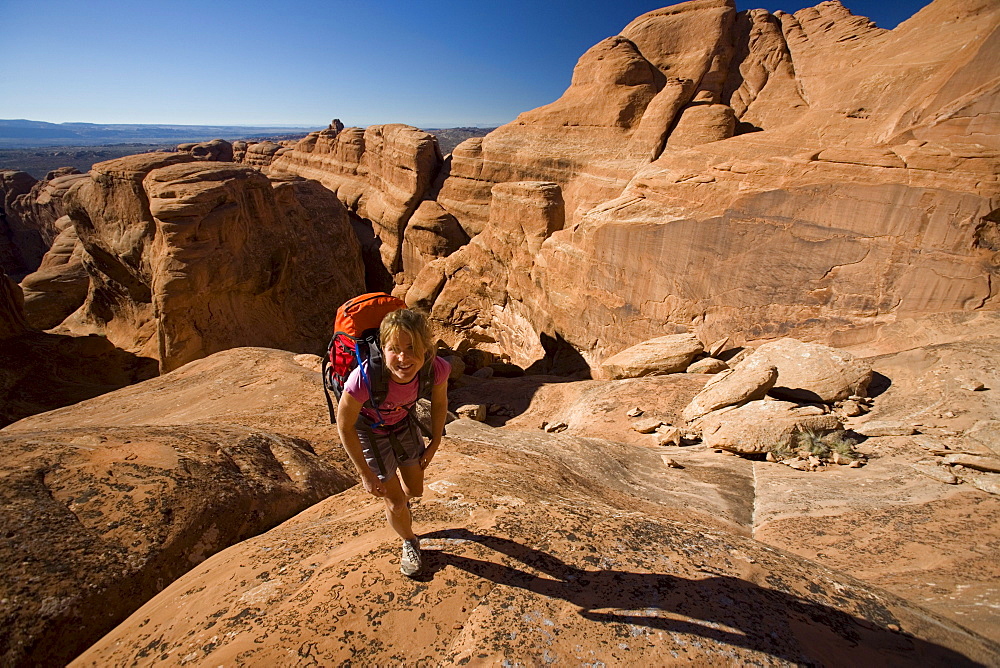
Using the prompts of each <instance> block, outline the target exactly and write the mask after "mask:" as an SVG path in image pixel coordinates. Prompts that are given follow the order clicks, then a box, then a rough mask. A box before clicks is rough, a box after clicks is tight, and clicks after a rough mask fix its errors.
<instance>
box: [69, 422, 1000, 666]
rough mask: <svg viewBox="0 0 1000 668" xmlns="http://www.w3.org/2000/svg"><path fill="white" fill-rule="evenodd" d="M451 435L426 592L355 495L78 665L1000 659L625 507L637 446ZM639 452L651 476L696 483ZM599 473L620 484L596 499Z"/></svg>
mask: <svg viewBox="0 0 1000 668" xmlns="http://www.w3.org/2000/svg"><path fill="white" fill-rule="evenodd" d="M453 427H454V434H453V435H452V436H450V437H449V439H448V442H447V444H446V445H445V446H444V447H442V449H441V451H440V454H439V455H438V457H437V458H436V459H435V461H434V463H433V464H432V468H431V469H429V471H428V473H429V475H431V476H433V477H432V479H431V480H429V482H428V486H427V489H426V493H425V496H424V498H423V499H422V500H421V502H420V503H419V504H414V510H413V512H414V515H415V517H416V518H417V521H418V522H419V523H421V526H422V531H423V537H422V547H423V549H424V550H425V555H426V560H427V573H426V575H425V576H424V577H422V578H419V579H418V580H417V581H413V580H408V579H404V578H402V577H400V576H399V574H398V550H399V544H398V541H397V540H395V539H394V538H393V537H391V535H390V534H389V533H388V532H387V530H386V529H385V528H384V519H383V517H382V516H383V511H382V504H381V502H380V501H379V500H377V499H373V498H371V497H370V496H366V495H365V494H364V493H363V492H362V491H360V490H358V489H356V488H355V489H352V490H348V491H347V492H344V493H343V494H341V495H338V496H335V497H332V498H330V499H327V500H325V501H323V502H322V503H321V504H318V505H317V506H315V507H314V508H311V509H309V510H307V511H305V512H303V513H302V514H300V515H298V516H297V517H296V518H294V519H292V520H290V521H289V522H287V523H285V524H283V525H282V526H280V527H277V528H275V529H273V530H272V531H270V532H268V533H267V534H264V535H261V536H258V537H256V538H254V539H251V540H249V541H245V542H244V543H241V544H240V545H237V546H234V547H233V548H230V549H228V550H226V551H224V552H222V553H220V554H217V555H215V556H214V557H212V558H210V559H209V560H207V561H206V562H205V563H203V564H201V565H200V566H198V567H196V568H195V569H193V570H192V571H191V572H190V573H188V574H187V575H186V576H184V577H183V578H181V579H180V580H178V581H177V582H176V583H174V584H173V585H171V586H170V587H168V588H167V589H166V590H164V591H163V592H161V593H160V594H159V595H158V596H157V597H156V598H154V599H153V600H151V601H150V602H149V603H147V604H146V605H145V606H144V607H143V608H141V609H140V610H139V611H137V613H136V614H135V615H133V616H132V617H131V618H130V619H129V620H127V621H126V622H125V623H124V624H122V625H121V626H119V627H118V628H117V629H115V630H114V631H113V632H112V633H111V634H109V635H108V636H106V637H105V638H103V639H101V641H100V642H98V643H97V644H95V645H94V646H93V647H91V648H90V649H89V650H87V652H85V653H84V654H83V655H82V656H81V657H79V659H78V660H77V661H76V662H75V663H74V664H73V665H74V666H87V665H105V664H128V663H131V662H133V661H135V660H141V658H142V657H141V654H142V653H143V652H144V651H145V650H144V648H147V647H149V646H150V644H151V643H155V651H157V652H158V653H159V656H167V657H169V658H171V659H176V660H187V661H189V662H198V663H204V664H216V663H227V664H228V663H230V662H235V661H239V662H245V663H254V664H271V663H275V662H277V663H281V662H284V661H286V660H287V658H288V651H289V648H293V651H295V652H296V653H297V654H299V655H305V656H306V657H308V659H309V660H315V661H316V662H317V663H320V664H337V663H340V662H342V661H351V662H361V663H366V664H384V663H391V662H397V661H400V662H403V663H406V664H411V663H412V664H418V663H424V662H427V663H435V664H438V663H440V664H445V665H452V664H464V663H471V662H483V663H502V662H503V661H505V660H506V661H510V662H518V663H524V664H533V663H539V662H542V661H553V662H557V661H558V662H567V663H574V664H576V663H593V662H597V661H600V662H602V663H604V664H608V665H610V664H629V663H632V664H637V665H648V664H658V663H663V662H664V661H665V660H666V661H667V662H669V661H670V660H671V659H672V658H673V655H674V654H675V653H676V654H677V658H678V659H681V657H683V660H685V661H692V662H694V663H698V664H700V663H705V664H709V663H714V662H717V661H718V660H719V656H720V655H723V656H725V657H726V658H727V659H730V660H733V661H735V662H737V663H741V664H742V663H755V662H761V663H768V662H774V661H775V660H779V661H785V662H789V663H792V662H813V663H820V662H832V663H841V662H845V661H847V662H849V661H852V660H857V661H860V662H862V663H878V664H881V663H893V662H901V663H907V662H913V661H925V662H927V661H929V662H940V663H950V662H961V661H963V660H968V659H971V660H974V661H979V662H983V663H991V662H995V660H996V657H998V656H1000V652H998V650H997V649H996V646H995V645H994V644H992V643H991V642H989V641H987V640H985V639H983V638H981V637H978V636H976V635H974V634H972V633H969V632H967V631H965V630H964V629H962V628H961V627H960V626H958V625H957V624H955V623H953V622H949V621H945V620H943V619H941V618H939V617H937V616H935V615H933V614H932V613H929V612H927V611H925V610H922V609H918V608H914V607H913V606H911V605H910V604H908V603H906V602H905V601H903V600H901V599H899V598H897V597H896V596H894V595H892V594H889V593H888V592H885V591H882V590H880V589H878V588H875V587H873V586H872V585H869V584H862V583H861V582H859V581H856V580H854V579H853V578H851V577H849V576H847V575H844V574H843V573H837V572H833V571H829V570H827V569H825V568H824V567H823V566H821V565H819V564H817V563H815V562H813V561H806V560H803V559H800V558H797V557H794V556H792V555H789V554H788V553H787V552H784V551H781V550H776V549H774V548H770V547H765V546H762V545H761V544H760V543H758V542H756V541H754V540H751V539H750V538H749V537H746V536H740V535H738V534H736V533H733V532H729V531H726V530H725V529H724V528H723V527H724V525H723V524H722V523H720V522H717V521H715V520H714V519H712V518H709V517H705V516H703V515H702V514H701V513H698V512H697V511H694V512H692V511H687V512H685V511H681V510H678V509H676V508H671V507H669V506H667V505H660V504H659V503H657V501H655V500H653V499H652V498H637V495H636V492H637V491H638V490H643V491H646V492H647V493H649V494H651V495H654V496H655V495H656V493H657V490H656V488H655V487H654V486H652V485H650V486H646V485H647V483H646V478H645V476H644V474H643V473H642V472H639V471H633V470H631V469H632V467H636V468H638V467H637V466H636V464H635V461H634V459H633V453H636V454H638V453H639V452H641V451H642V449H641V448H636V447H631V448H623V449H622V450H621V451H619V452H615V454H614V455H611V454H610V452H609V451H606V450H603V448H601V446H600V444H598V443H593V442H591V443H587V442H585V441H578V442H576V443H575V444H574V443H573V439H570V438H569V437H566V436H563V435H562V434H545V433H543V432H540V431H538V430H536V432H535V434H534V435H528V434H525V433H523V432H510V433H506V434H504V433H503V430H490V429H489V428H488V427H485V426H482V425H480V424H479V423H475V422H472V421H469V420H461V421H457V422H455V423H453ZM588 446H589V447H588ZM646 454H647V455H648V456H647V457H643V458H642V460H643V461H644V462H648V463H649V465H650V466H652V465H653V464H652V462H653V461H654V460H655V461H656V462H657V464H656V470H658V471H660V472H661V477H669V478H671V479H678V478H683V477H684V476H686V475H687V476H690V475H691V472H690V471H689V469H688V467H685V469H683V470H679V469H668V468H667V467H666V466H665V465H664V464H663V462H662V461H661V460H660V458H659V456H658V455H657V454H656V453H655V452H653V451H649V450H647V451H646ZM780 468H784V467H780ZM597 471H607V472H609V473H610V472H614V473H613V474H612V475H611V476H609V477H607V478H605V479H606V480H607V481H608V484H607V485H605V484H599V483H595V479H594V477H592V475H594V474H596V472H597ZM614 474H618V475H619V476H620V477H619V478H618V482H613V479H614ZM597 475H602V474H597ZM813 475H815V474H813ZM553 489H556V490H559V493H558V494H556V495H553V494H551V493H550V492H549V491H548V490H553ZM656 498H665V496H664V497H656ZM470 511H471V512H470ZM651 545H655V546H656V549H655V550H651V549H650V546H651ZM817 583H820V584H819V586H818V585H817ZM890 624H891V625H892V626H893V628H890V627H889V625H890ZM274 638H282V642H281V643H277V642H271V639H274ZM901 639H902V640H901ZM237 657H238V658H237ZM965 657H968V659H966V658H965Z"/></svg>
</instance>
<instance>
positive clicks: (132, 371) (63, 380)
mask: <svg viewBox="0 0 1000 668" xmlns="http://www.w3.org/2000/svg"><path fill="white" fill-rule="evenodd" d="M157 375H159V365H158V363H157V361H156V360H155V359H152V358H149V357H139V356H138V355H134V354H132V353H129V352H126V351H124V350H122V349H120V348H116V347H115V346H114V345H113V344H112V343H110V342H109V341H108V340H107V339H105V338H104V337H102V336H96V335H93V336H64V335H60V334H47V333H44V332H33V331H29V332H26V333H24V334H21V335H20V336H15V337H12V338H9V339H4V340H2V341H0V428H3V427H6V426H7V425H9V424H11V423H12V422H16V421H17V420H20V419H22V418H26V417H28V416H30V415H35V414H37V413H44V412H45V411H50V410H53V409H56V408H62V407H63V406H69V405H70V404H75V403H78V402H80V401H84V400H85V399H92V398H94V397H96V396H99V395H102V394H106V393H107V392H112V391H114V390H117V389H120V388H122V387H125V386H127V385H133V384H135V383H138V382H140V381H143V380H148V379H150V378H154V377H156V376H157Z"/></svg>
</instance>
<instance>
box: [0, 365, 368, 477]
mask: <svg viewBox="0 0 1000 668" xmlns="http://www.w3.org/2000/svg"><path fill="white" fill-rule="evenodd" d="M319 364H320V358H319V357H317V356H315V355H295V354H294V353H291V352H288V351H285V350H273V349H269V348H233V349H231V350H225V351H222V352H219V353H215V354H214V355H209V356H208V357H205V358H203V359H200V360H195V361H194V362H190V363H188V364H185V365H184V366H183V367H181V368H179V369H175V370H174V371H171V372H170V373H166V374H163V375H162V376H158V377H156V378H151V379H149V380H147V381H145V382H143V383H139V384H137V385H133V386H131V387H125V388H122V389H120V390H118V391H116V392H112V393H110V394H106V395H104V396H101V397H97V398H95V399H93V400H90V401H81V402H80V403H78V404H75V405H73V406H67V407H66V408H62V409H59V410H53V411H49V412H48V413H45V414H44V415H37V416H32V417H28V418H25V419H23V420H20V421H19V422H17V423H16V424H13V425H10V426H9V427H7V428H6V429H5V430H4V433H8V432H15V431H37V430H41V429H48V428H60V429H62V428H67V429H68V428H75V427H93V428H102V427H128V426H132V425H153V426H162V427H165V426H169V425H189V426H196V425H201V424H238V425H241V426H243V427H248V428H251V429H257V430H264V431H268V432H276V433H280V434H284V435H287V436H292V437H295V438H299V439H303V440H306V441H308V442H309V443H310V444H311V446H312V447H313V448H314V449H315V450H316V452H317V453H319V454H321V455H322V456H323V458H324V460H325V461H326V462H328V463H329V464H330V465H331V466H333V467H335V468H338V469H341V470H342V471H344V472H345V479H346V473H347V472H348V471H353V470H354V468H353V466H352V465H351V464H350V462H348V460H347V456H346V455H345V454H344V452H343V449H342V448H341V447H340V440H339V439H338V437H337V429H336V427H335V426H333V425H331V424H330V417H329V413H328V412H327V408H326V404H325V403H324V399H323V386H322V383H321V381H320V375H319ZM351 475H353V473H352V474H351Z"/></svg>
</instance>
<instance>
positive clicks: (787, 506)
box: [753, 437, 1000, 642]
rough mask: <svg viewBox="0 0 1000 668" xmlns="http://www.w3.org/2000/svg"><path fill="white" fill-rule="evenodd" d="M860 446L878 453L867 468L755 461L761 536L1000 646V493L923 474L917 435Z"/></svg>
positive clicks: (756, 534)
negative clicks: (807, 468)
mask: <svg viewBox="0 0 1000 668" xmlns="http://www.w3.org/2000/svg"><path fill="white" fill-rule="evenodd" d="M859 449H860V450H861V451H862V452H864V453H866V454H867V456H868V457H869V459H868V464H867V465H866V466H865V467H864V468H860V469H851V468H847V467H842V466H840V467H832V468H831V469H829V470H826V471H823V472H822V473H803V472H800V471H795V470H793V469H791V468H788V467H787V466H780V465H777V464H769V463H765V462H757V463H755V464H754V467H755V482H756V498H757V503H756V512H755V515H754V518H755V523H754V531H753V536H754V538H756V539H757V540H760V541H764V542H766V543H768V544H771V545H775V546H777V547H780V548H782V549H785V550H789V551H792V552H794V553H795V554H798V555H800V556H802V557H805V558H807V559H811V560H814V561H817V562H819V563H821V564H823V565H824V566H827V567H829V568H833V569H836V570H838V571H841V572H844V573H850V574H851V575H853V576H854V577H857V578H859V579H862V580H865V581H867V582H870V583H872V584H873V585H874V586H877V587H882V588H884V589H887V590H889V591H891V592H893V593H894V594H896V595H898V596H902V597H904V598H905V599H906V600H908V601H911V602H912V603H914V604H916V605H920V606H922V607H925V608H928V609H930V610H933V611H934V612H936V613H937V614H940V615H943V616H946V617H948V618H949V619H951V620H953V621H954V622H956V623H957V624H961V625H962V626H963V627H965V628H967V629H971V630H972V631H974V632H977V633H980V634H982V635H983V636H985V637H987V638H990V639H991V640H992V641H994V642H998V641H1000V623H998V617H997V615H996V604H997V601H998V600H1000V558H998V556H997V555H998V554H1000V527H998V525H997V521H996V518H997V517H1000V497H997V496H994V495H992V494H987V493H986V492H983V491H980V490H978V489H975V488H974V487H973V486H972V485H970V484H948V482H949V481H946V480H940V479H936V478H931V477H928V476H927V475H923V474H919V473H917V472H916V471H914V469H913V468H912V467H913V465H914V464H915V463H916V462H918V461H919V460H921V459H922V458H925V457H926V452H925V451H923V449H922V448H920V447H919V446H917V445H914V444H913V443H912V442H911V439H910V438H907V437H883V438H872V439H868V440H867V441H866V442H864V443H862V444H861V445H860V446H859ZM929 466H933V468H935V469H938V470H940V471H941V472H942V473H947V467H945V466H940V465H929Z"/></svg>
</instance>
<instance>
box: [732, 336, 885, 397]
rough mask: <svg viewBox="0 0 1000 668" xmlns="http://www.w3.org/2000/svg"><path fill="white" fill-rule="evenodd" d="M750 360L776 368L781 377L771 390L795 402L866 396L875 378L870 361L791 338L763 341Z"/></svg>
mask: <svg viewBox="0 0 1000 668" xmlns="http://www.w3.org/2000/svg"><path fill="white" fill-rule="evenodd" d="M751 361H753V362H754V363H755V364H757V365H758V366H760V365H771V366H774V367H776V368H777V369H778V379H777V381H776V382H775V384H774V387H773V388H771V391H770V393H771V394H772V395H774V396H775V397H779V398H782V399H789V400H792V401H805V402H810V401H812V402H822V403H833V402H835V401H840V400H842V399H847V398H848V397H850V396H856V395H862V396H863V395H864V394H865V390H866V389H867V387H868V383H869V382H871V379H872V368H871V364H870V363H869V362H866V361H864V360H860V359H856V358H855V357H854V356H853V355H851V354H850V353H848V352H845V351H842V350H836V349H834V348H831V347H829V346H824V345H821V344H816V343H805V342H803V341H797V340H795V339H790V338H784V339H780V340H778V341H772V342H769V343H765V344H763V345H762V346H760V347H759V348H757V350H756V351H755V352H754V353H753V354H752V355H751V356H750V357H749V358H747V359H746V360H745V361H744V362H743V364H748V363H750V362H751ZM741 366H742V365H741Z"/></svg>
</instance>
